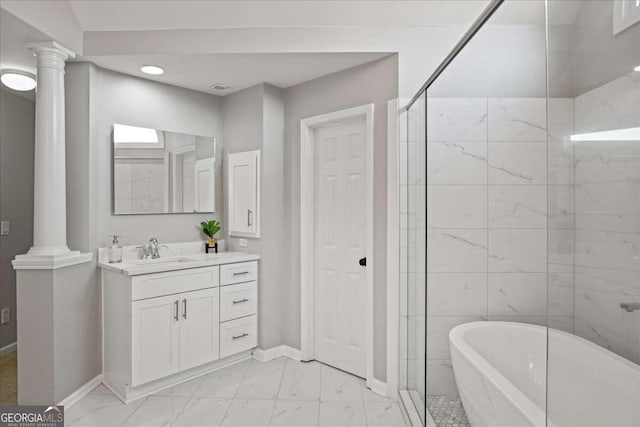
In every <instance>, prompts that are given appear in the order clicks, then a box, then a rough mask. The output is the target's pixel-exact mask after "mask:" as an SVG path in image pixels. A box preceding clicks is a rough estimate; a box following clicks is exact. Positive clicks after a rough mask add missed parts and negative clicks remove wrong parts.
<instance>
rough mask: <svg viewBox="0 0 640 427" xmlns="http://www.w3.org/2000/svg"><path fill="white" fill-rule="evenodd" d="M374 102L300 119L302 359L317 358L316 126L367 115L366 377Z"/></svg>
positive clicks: (370, 349)
mask: <svg viewBox="0 0 640 427" xmlns="http://www.w3.org/2000/svg"><path fill="white" fill-rule="evenodd" d="M373 113H374V105H373V104H366V105H361V106H358V107H353V108H348V109H346V110H340V111H334V112H332V113H327V114H321V115H319V116H314V117H308V118H306V119H302V120H300V213H301V215H300V257H301V263H300V269H301V275H300V276H301V282H300V287H301V290H300V299H301V301H300V303H301V305H300V311H301V313H300V314H301V316H300V322H301V325H300V326H301V328H300V329H301V349H300V353H301V358H302V360H311V359H314V358H315V349H314V341H315V313H314V310H315V301H314V300H315V292H314V287H315V149H314V129H315V128H317V127H319V126H323V125H327V124H331V123H332V122H338V121H341V120H345V119H348V118H354V117H361V116H363V117H364V118H365V129H366V157H367V160H366V161H367V191H366V212H367V219H366V231H365V233H366V236H367V249H366V257H367V268H366V273H365V274H366V276H365V279H366V284H367V290H366V300H365V316H366V321H365V335H366V337H365V352H366V362H365V363H366V371H365V372H366V378H367V381H369V380H372V379H373V352H374V349H373V322H374V319H373V271H374V268H375V266H374V252H373V250H374V242H373V238H374V227H373V213H374V203H373V192H374V177H375V170H374V157H373V152H374V147H373V144H374V137H373Z"/></svg>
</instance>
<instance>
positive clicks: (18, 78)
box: [0, 69, 36, 92]
mask: <svg viewBox="0 0 640 427" xmlns="http://www.w3.org/2000/svg"><path fill="white" fill-rule="evenodd" d="M0 81H2V84H3V85H5V86H6V87H8V88H10V89H13V90H17V91H20V92H27V91H30V90H33V89H35V87H36V76H34V75H33V74H31V73H28V72H26V71H21V70H9V69H7V70H2V72H0Z"/></svg>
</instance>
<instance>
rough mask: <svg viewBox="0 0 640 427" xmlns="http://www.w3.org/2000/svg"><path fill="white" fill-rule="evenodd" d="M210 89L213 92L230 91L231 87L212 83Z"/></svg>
mask: <svg viewBox="0 0 640 427" xmlns="http://www.w3.org/2000/svg"><path fill="white" fill-rule="evenodd" d="M211 89H213V90H220V91H222V90H230V89H231V85H228V84H226V83H214V84H212V85H211Z"/></svg>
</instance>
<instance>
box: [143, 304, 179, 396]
mask: <svg viewBox="0 0 640 427" xmlns="http://www.w3.org/2000/svg"><path fill="white" fill-rule="evenodd" d="M178 305H179V296H178V295H169V296H165V297H158V298H149V299H145V300H140V301H134V302H132V303H131V322H132V336H131V343H132V346H133V355H132V359H133V360H132V365H133V369H132V375H131V376H132V386H134V387H135V386H137V385H139V384H144V383H146V382H149V381H153V380H155V379H158V378H162V377H165V376H167V375H171V374H174V373H176V372H178V370H179V369H180V364H179V359H178V357H179V346H180V343H179V338H178V336H179V329H180V317H179V306H178Z"/></svg>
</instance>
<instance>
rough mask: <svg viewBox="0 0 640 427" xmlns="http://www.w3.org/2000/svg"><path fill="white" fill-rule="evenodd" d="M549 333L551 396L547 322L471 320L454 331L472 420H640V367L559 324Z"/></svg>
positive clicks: (577, 424)
mask: <svg viewBox="0 0 640 427" xmlns="http://www.w3.org/2000/svg"><path fill="white" fill-rule="evenodd" d="M548 339H549V346H548V350H549V384H548V399H547V398H546V397H547V396H546V393H547V385H546V379H547V363H546V360H547V328H545V327H542V326H536V325H529V324H526V323H511V322H472V323H465V324H462V325H459V326H456V327H455V328H453V329H452V330H451V333H450V334H449V343H450V347H451V359H452V362H453V370H454V374H455V377H456V382H457V384H458V390H459V392H460V397H461V398H462V403H463V404H464V409H465V411H466V412H467V416H468V417H469V421H470V422H471V425H472V426H473V427H480V426H487V427H493V426H503V427H520V426H536V427H539V426H542V427H544V426H548V427H560V426H562V427H581V426H599V427H638V426H640V366H638V365H636V364H634V363H632V362H630V361H628V360H627V359H624V358H622V357H620V356H618V355H616V354H614V353H612V352H610V351H608V350H606V349H604V348H602V347H600V346H598V345H596V344H593V343H592V342H590V341H587V340H584V339H582V338H579V337H576V336H575V335H572V334H568V333H565V332H561V331H558V330H555V329H549V336H548ZM546 400H548V414H549V417H548V420H547V417H546V415H545V406H546V405H547V404H546Z"/></svg>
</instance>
